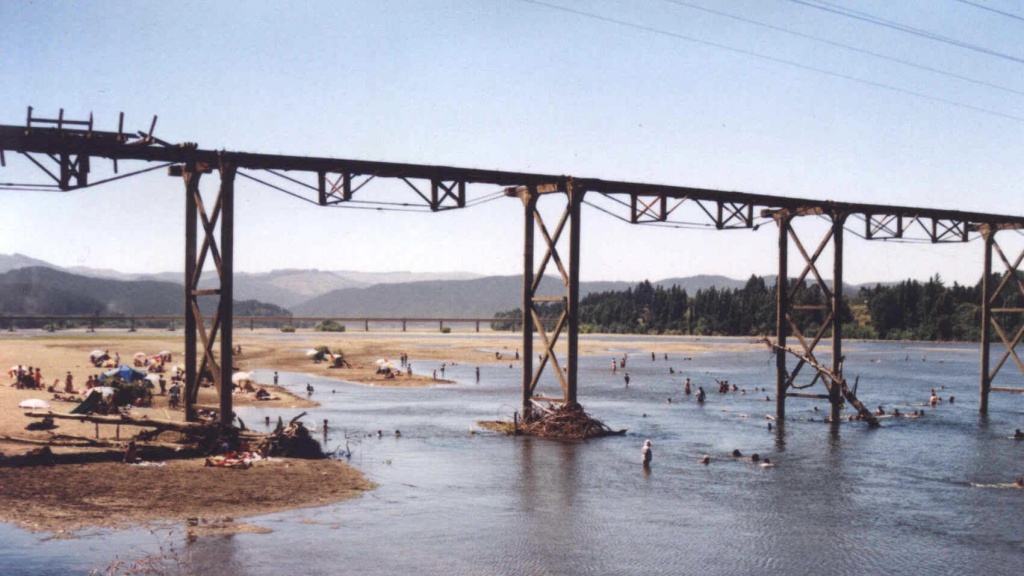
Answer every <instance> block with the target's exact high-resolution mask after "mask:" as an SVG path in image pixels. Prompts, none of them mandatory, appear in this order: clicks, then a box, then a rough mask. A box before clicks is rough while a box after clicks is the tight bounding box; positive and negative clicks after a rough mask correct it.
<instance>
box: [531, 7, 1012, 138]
mask: <svg viewBox="0 0 1024 576" xmlns="http://www.w3.org/2000/svg"><path fill="white" fill-rule="evenodd" d="M519 1H520V2H524V3H527V4H533V5H535V6H541V7H544V8H548V9H550V10H558V11H561V12H566V13H568V14H574V15H576V16H582V17H584V18H590V19H593V20H599V21H601V22H607V23H610V24H616V25H618V26H625V27H627V28H633V29H635V30H640V31H643V32H649V33H652V34H658V35H661V36H667V37H669V38H675V39H678V40H685V41H687V42H692V43H695V44H701V45H704V46H710V47H712V48H718V49H719V50H725V51H728V52H734V53H736V54H743V55H745V56H751V57H754V58H759V59H762V60H767V61H769V62H775V63H777V64H784V65H786V66H792V67H794V68H799V69H801V70H808V71H811V72H817V73H819V74H824V75H826V76H832V77H834V78H842V79H844V80H849V81H851V82H856V83H858V84H864V85H866V86H873V87H875V88H881V89H883V90H889V91H892V92H897V93H900V94H906V95H908V96H915V97H917V98H921V99H923V100H929V101H931V102H938V103H942V104H947V105H949V106H955V107H957V108H963V109H965V110H973V111H975V112H980V113H982V114H988V115H990V116H996V117H998V118H1003V119H1006V120H1014V121H1016V122H1024V117H1022V116H1014V115H1012V114H1007V113H1004V112H998V111H995V110H990V109H988V108H982V107H980V106H974V105H973V104H967V103H964V102H958V101H956V100H949V99H946V98H942V97H939V96H930V95H928V94H924V93H922V92H916V91H914V90H909V89H906V88H899V87H897V86H892V85H890V84H884V83H882V82H876V81H874V80H868V79H866V78H861V77H859V76H853V75H852V74H844V73H842V72H835V71H832V70H826V69H824V68H818V67H815V66H810V65H808V64H801V63H799V62H795V61H792V60H786V59H784V58H777V57H775V56H769V55H767V54H761V53H759V52H753V51H751V50H745V49H742V48H736V47H734V46H728V45H726V44H720V43H717V42H711V41H708V40H700V39H697V38H693V37H691V36H686V35H685V34H679V33H676V32H670V31H668V30H662V29H660V28H654V27H651V26H645V25H642V24H636V23H633V22H626V21H624V20H617V19H615V18H609V17H607V16H601V15H599V14H594V13H592V12H585V11H583V10H576V9H574V8H567V7H565V6H558V5H555V4H548V3H547V2H542V1H540V0H519ZM791 1H794V2H795V1H798V0H791Z"/></svg>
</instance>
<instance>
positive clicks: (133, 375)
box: [100, 364, 146, 384]
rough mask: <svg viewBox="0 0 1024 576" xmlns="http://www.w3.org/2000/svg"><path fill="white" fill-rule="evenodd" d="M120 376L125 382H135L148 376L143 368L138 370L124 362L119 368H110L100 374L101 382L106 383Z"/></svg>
mask: <svg viewBox="0 0 1024 576" xmlns="http://www.w3.org/2000/svg"><path fill="white" fill-rule="evenodd" d="M118 376H120V377H121V379H122V380H124V381H125V382H135V381H136V380H142V379H143V378H145V377H146V373H145V372H143V371H142V370H136V369H135V368H132V367H131V366H128V365H125V364H122V365H121V366H120V367H119V368H114V369H113V370H108V371H107V372H104V373H103V374H102V375H100V383H102V384H106V383H107V382H108V381H110V380H111V379H113V378H116V377H118Z"/></svg>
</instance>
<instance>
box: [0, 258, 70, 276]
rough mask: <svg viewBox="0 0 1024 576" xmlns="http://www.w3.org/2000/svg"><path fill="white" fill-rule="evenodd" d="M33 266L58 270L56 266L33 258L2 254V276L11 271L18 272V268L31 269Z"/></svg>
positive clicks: (0, 271) (0, 259) (0, 263)
mask: <svg viewBox="0 0 1024 576" xmlns="http://www.w3.org/2000/svg"><path fill="white" fill-rule="evenodd" d="M32 266H47V267H50V268H56V266H54V265H52V264H49V263H46V262H43V261H42V260H37V259H35V258H32V257H31V256H25V255H24V254H0V274H2V273H4V272H9V271H11V270H17V269H18V268H30V267H32Z"/></svg>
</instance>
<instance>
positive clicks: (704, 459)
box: [698, 454, 711, 466]
mask: <svg viewBox="0 0 1024 576" xmlns="http://www.w3.org/2000/svg"><path fill="white" fill-rule="evenodd" d="M698 462H700V463H701V464H703V465H705V466H707V465H708V463H709V462H711V456H708V455H707V454H705V455H704V456H703V457H701V459H700V460H698Z"/></svg>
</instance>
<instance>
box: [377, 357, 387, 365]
mask: <svg viewBox="0 0 1024 576" xmlns="http://www.w3.org/2000/svg"><path fill="white" fill-rule="evenodd" d="M387 363H388V359H387V358H378V359H377V366H383V365H385V364H387Z"/></svg>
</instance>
